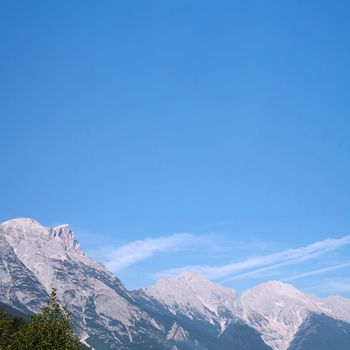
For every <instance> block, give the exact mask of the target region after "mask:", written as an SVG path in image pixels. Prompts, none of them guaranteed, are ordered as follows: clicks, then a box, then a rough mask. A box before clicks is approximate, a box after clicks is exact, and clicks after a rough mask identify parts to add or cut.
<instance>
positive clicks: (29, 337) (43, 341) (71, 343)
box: [5, 289, 80, 350]
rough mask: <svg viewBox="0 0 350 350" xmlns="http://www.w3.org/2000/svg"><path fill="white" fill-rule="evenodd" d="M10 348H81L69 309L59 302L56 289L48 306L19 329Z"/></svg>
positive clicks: (17, 349) (41, 349) (68, 349)
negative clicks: (73, 329)
mask: <svg viewBox="0 0 350 350" xmlns="http://www.w3.org/2000/svg"><path fill="white" fill-rule="evenodd" d="M5 349H8V350H34V349H35V350H79V349H80V343H79V341H78V340H77V338H76V337H75V336H74V333H73V331H72V328H71V319H70V315H69V313H68V311H67V310H66V309H65V308H62V307H61V306H60V305H59V304H58V302H57V295H56V289H53V290H52V293H51V298H50V301H49V303H48V305H47V306H46V307H44V309H43V310H42V311H41V312H40V313H39V314H37V315H34V316H32V317H31V319H30V321H29V322H28V323H27V324H26V325H25V326H24V327H21V328H20V329H19V331H18V332H16V333H15V334H14V335H13V337H12V342H11V344H10V346H9V347H8V348H5Z"/></svg>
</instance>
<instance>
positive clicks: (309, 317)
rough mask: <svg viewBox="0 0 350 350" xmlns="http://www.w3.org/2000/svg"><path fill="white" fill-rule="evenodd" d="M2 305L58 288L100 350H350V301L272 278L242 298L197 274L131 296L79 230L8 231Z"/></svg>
mask: <svg viewBox="0 0 350 350" xmlns="http://www.w3.org/2000/svg"><path fill="white" fill-rule="evenodd" d="M0 254H1V255H0V257H1V259H0V303H1V306H3V307H6V308H11V309H13V310H16V311H18V312H21V313H35V312H38V311H39V310H40V309H41V308H42V307H43V305H45V303H46V302H47V300H48V298H49V294H50V292H51V289H52V288H57V291H58V299H59V301H60V303H61V304H62V305H66V306H67V307H68V309H69V311H70V313H71V314H72V320H73V324H74V328H75V331H76V333H77V335H78V336H79V337H80V339H81V341H82V342H83V343H84V344H85V345H88V346H90V347H91V348H93V349H95V350H112V349H130V350H131V349H157V350H167V349H171V350H190V349H200V350H205V349H207V350H226V349H227V350H229V349H230V350H260V349H261V350H265V349H266V350H268V349H270V350H271V349H273V350H311V349H317V350H326V349H327V350H328V349H335V350H348V349H349V348H350V300H349V299H346V298H342V297H337V296H334V297H328V298H317V297H315V296H313V295H306V294H304V293H302V292H300V291H299V290H297V289H296V288H294V287H293V286H292V285H290V284H285V283H281V282H278V281H271V282H267V283H263V284H261V285H258V286H256V287H254V288H251V289H249V290H246V291H245V292H243V293H242V294H237V293H236V292H235V291H234V290H233V289H230V288H225V287H223V286H221V285H219V284H216V283H214V282H212V281H210V280H208V279H207V278H206V277H205V276H203V275H201V274H197V273H191V272H185V273H182V274H181V275H179V276H177V277H175V278H164V279H161V280H159V281H158V282H157V283H156V284H155V285H153V286H151V287H148V288H141V289H139V290H135V291H128V290H127V289H126V288H125V287H124V286H123V284H122V283H121V281H120V280H119V279H118V278H117V277H115V276H114V275H113V274H112V273H110V272H109V271H108V270H107V269H106V268H105V267H104V266H103V265H102V264H100V263H98V262H96V261H95V260H93V259H92V258H90V257H88V256H86V255H85V254H84V252H83V251H82V249H81V248H80V246H79V244H78V242H77V240H76V239H75V237H74V234H73V232H72V230H71V229H70V227H69V225H60V226H56V227H51V228H48V227H44V226H43V225H41V224H40V223H38V222H37V221H35V220H33V219H29V218H20V219H14V220H9V221H6V222H4V223H2V224H1V225H0Z"/></svg>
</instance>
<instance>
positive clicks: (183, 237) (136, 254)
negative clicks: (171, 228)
mask: <svg viewBox="0 0 350 350" xmlns="http://www.w3.org/2000/svg"><path fill="white" fill-rule="evenodd" d="M193 241H195V236H193V235H191V234H188V233H178V234H174V235H171V236H165V237H158V238H145V239H143V240H138V241H134V242H131V243H128V244H125V245H122V246H120V247H116V248H115V249H113V250H112V251H109V253H108V254H107V259H106V261H105V265H106V267H107V268H108V269H109V270H110V271H112V272H118V271H120V270H123V269H125V268H126V267H128V266H130V265H132V264H135V263H137V262H139V261H142V260H145V259H148V258H150V257H152V256H153V255H154V254H156V253H164V252H169V251H174V250H177V249H179V248H181V247H184V246H186V245H188V244H190V243H191V242H193Z"/></svg>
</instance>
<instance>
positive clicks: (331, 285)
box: [303, 277, 350, 296]
mask: <svg viewBox="0 0 350 350" xmlns="http://www.w3.org/2000/svg"><path fill="white" fill-rule="evenodd" d="M303 291H304V292H307V293H314V294H323V295H325V296H328V295H332V294H333V295H334V294H349V293H350V278H348V277H345V278H331V279H330V278H326V279H322V280H319V281H317V283H315V284H313V285H311V286H309V287H307V288H303Z"/></svg>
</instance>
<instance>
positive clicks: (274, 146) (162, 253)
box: [0, 0, 350, 295]
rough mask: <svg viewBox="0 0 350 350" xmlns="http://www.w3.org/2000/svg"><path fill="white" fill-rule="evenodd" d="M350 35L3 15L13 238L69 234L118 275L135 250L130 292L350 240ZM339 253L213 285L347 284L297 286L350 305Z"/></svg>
mask: <svg viewBox="0 0 350 350" xmlns="http://www.w3.org/2000/svg"><path fill="white" fill-rule="evenodd" d="M349 18H350V3H349V1H320V0H317V1H311V0H310V1H301V0H300V1H277V0H275V1H268V0H267V1H249V0H248V1H246V0H245V1H205V0H200V1H199V0H198V1H194V0H191V1H188V0H183V1H181V0H177V1H164V0H158V1H130V0H128V1H126V0H125V1H85V0H84V1H16V0H11V1H1V3H0V44H1V46H0V52H1V54H0V89H1V90H0V118H1V119H0V120H1V124H0V128H1V137H0V161H1V172H0V220H1V221H4V220H6V219H9V218H13V217H23V216H29V217H32V218H35V219H37V220H38V221H40V222H42V223H43V224H45V225H54V224H58V223H70V224H71V225H72V227H73V229H74V230H75V232H76V235H77V238H78V240H79V241H80V243H81V245H82V246H83V247H84V248H85V249H86V250H87V251H88V252H89V254H91V255H93V256H95V257H96V258H98V259H99V260H101V261H103V262H106V263H108V264H110V265H111V266H112V265H113V261H114V262H115V260H116V259H117V260H118V259H119V258H118V256H123V254H126V256H127V255H128V249H134V248H135V247H136V248H137V251H138V252H139V255H140V256H139V257H138V258H137V257H136V260H135V261H134V262H132V261H131V262H130V261H128V259H126V261H124V262H122V263H121V262H120V261H119V262H118V261H117V262H116V265H117V266H119V268H114V269H115V271H116V274H117V276H119V277H120V278H121V279H122V280H123V281H124V282H125V283H126V285H127V286H128V287H130V288H134V287H138V286H140V285H144V284H149V283H152V282H153V281H154V276H155V275H157V276H158V275H159V274H160V273H162V271H164V270H169V269H174V268H180V269H181V267H183V266H197V269H198V266H199V269H202V267H203V265H208V266H210V267H218V266H222V265H227V264H233V263H237V262H241V261H244V260H247V259H248V261H249V259H251V257H252V256H259V257H260V256H265V257H266V256H269V254H276V253H278V252H280V254H282V257H278V256H277V257H276V258H273V257H272V258H268V263H269V264H274V263H275V262H276V263H277V264H280V263H281V259H283V254H284V253H283V252H284V251H285V250H286V249H292V248H294V249H300V248H301V247H305V246H307V245H310V244H312V243H315V242H320V241H323V240H325V239H327V238H333V239H340V238H341V237H344V236H346V235H349V234H350V64H349V62H350V21H349ZM181 233H182V235H181ZM183 233H185V234H183ZM176 234H177V235H176ZM179 234H180V235H179ZM137 240H140V242H138V243H135V241H137ZM333 243H334V244H335V245H336V246H337V245H338V244H339V247H338V246H337V247H333V248H330V251H328V250H327V251H326V252H323V251H322V252H320V253H317V254H318V255H317V254H316V255H317V257H313V258H312V257H308V258H307V259H304V258H303V257H299V258H300V259H301V260H303V259H304V260H305V261H304V260H303V261H302V262H300V263H297V262H294V263H293V262H292V263H288V261H289V260H288V259H289V257H288V256H286V257H285V258H286V259H287V260H286V261H285V263H284V265H283V267H282V268H281V267H280V268H274V267H273V266H272V267H271V268H269V269H267V271H263V272H261V273H260V272H259V271H258V272H257V274H255V275H254V278H253V277H239V278H236V279H235V280H230V281H227V279H230V278H231V277H232V271H231V272H230V274H227V275H220V273H218V274H216V275H215V273H213V274H212V276H214V277H215V278H216V279H217V280H220V281H221V280H226V282H223V283H224V284H225V285H228V286H231V287H234V288H237V289H238V290H242V289H244V288H246V287H248V286H250V285H254V284H256V283H258V282H261V281H264V280H267V279H285V278H290V277H291V276H297V275H300V274H303V273H308V272H312V271H317V270H320V269H327V268H330V267H334V269H332V270H327V271H324V272H319V273H315V274H313V275H312V277H309V278H303V277H300V278H297V279H295V280H294V282H293V283H295V285H297V286H298V287H300V288H302V289H303V290H310V291H312V292H314V291H315V290H316V291H317V290H318V287H317V286H320V285H322V286H326V285H327V283H328V285H329V293H332V292H337V293H340V294H344V295H350V267H348V266H346V264H347V263H348V262H349V260H350V249H349V247H348V243H347V238H345V239H344V241H339V242H338V241H335V242H333ZM333 243H330V244H333ZM325 244H326V245H327V244H328V243H327V242H326V243H325ZM327 249H328V248H327ZM281 252H282V253H281ZM142 254H143V255H142ZM147 254H148V255H147ZM287 255H288V254H287ZM116 256H117V258H116ZM269 259H270V260H269ZM274 259H275V260H274ZM278 259H280V260H278ZM273 261H274V262H273ZM282 263H283V262H282ZM118 264H119V265H118ZM123 264H124V265H123ZM121 265H122V266H121ZM342 265H344V266H343V267H341V266H342ZM261 266H265V265H264V264H262V265H259V264H257V265H256V266H255V265H254V268H258V269H259V268H260V267H261ZM268 266H271V265H268ZM336 266H340V267H339V268H336ZM194 269H196V268H194ZM205 271H207V270H205ZM243 272H245V270H244V271H243ZM332 283H333V284H332ZM324 293H328V291H324Z"/></svg>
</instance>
